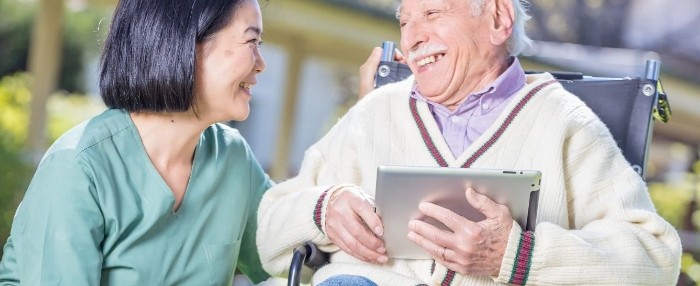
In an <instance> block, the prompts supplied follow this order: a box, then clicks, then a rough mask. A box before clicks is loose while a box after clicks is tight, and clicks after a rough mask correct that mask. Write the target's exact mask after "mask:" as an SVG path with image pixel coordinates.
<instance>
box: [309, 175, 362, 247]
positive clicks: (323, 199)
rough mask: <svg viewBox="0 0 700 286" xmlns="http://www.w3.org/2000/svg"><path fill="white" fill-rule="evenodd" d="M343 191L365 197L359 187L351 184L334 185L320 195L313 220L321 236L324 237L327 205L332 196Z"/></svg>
mask: <svg viewBox="0 0 700 286" xmlns="http://www.w3.org/2000/svg"><path fill="white" fill-rule="evenodd" d="M345 191H351V192H354V193H357V194H359V195H360V196H362V197H365V198H366V197H367V195H366V194H365V193H364V192H363V191H362V190H361V189H360V187H358V186H356V185H351V184H342V185H335V186H332V187H330V188H328V189H327V190H325V191H324V192H323V193H321V195H320V196H319V197H318V199H317V200H316V204H315V206H314V212H313V219H314V224H315V225H316V228H318V230H320V231H321V233H323V235H326V209H327V208H328V203H329V202H330V199H331V197H333V194H335V193H337V192H345Z"/></svg>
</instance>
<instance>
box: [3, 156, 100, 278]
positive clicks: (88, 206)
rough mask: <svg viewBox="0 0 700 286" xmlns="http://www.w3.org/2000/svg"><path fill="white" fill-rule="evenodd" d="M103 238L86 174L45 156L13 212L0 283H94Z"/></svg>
mask: <svg viewBox="0 0 700 286" xmlns="http://www.w3.org/2000/svg"><path fill="white" fill-rule="evenodd" d="M103 238H104V221H103V217H102V213H101V211H100V208H99V206H98V198H97V192H96V190H95V188H94V184H93V183H92V181H91V179H90V178H89V176H87V175H86V173H85V172H84V171H83V170H82V169H81V168H80V167H79V166H77V164H75V162H74V161H69V162H66V161H62V160H58V159H54V158H52V157H47V158H46V159H45V160H44V161H43V162H42V163H41V165H40V166H39V168H38V169H37V172H36V174H35V175H34V178H33V179H32V182H31V184H30V186H29V189H28V190H27V192H26V194H25V197H24V199H23V201H22V203H21V204H20V206H19V208H18V210H17V213H16V215H15V218H14V222H13V225H12V230H11V233H10V240H9V241H8V243H7V245H6V247H5V250H4V251H5V252H4V256H3V260H2V264H0V284H3V285H13V283H18V284H22V285H61V284H65V285H99V284H100V273H101V270H102V253H101V249H100V243H101V242H102V240H103ZM5 283H7V284H5Z"/></svg>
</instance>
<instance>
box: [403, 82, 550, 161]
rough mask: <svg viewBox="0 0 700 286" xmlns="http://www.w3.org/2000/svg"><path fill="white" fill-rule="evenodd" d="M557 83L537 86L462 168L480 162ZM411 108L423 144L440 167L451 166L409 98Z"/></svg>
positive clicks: (414, 100) (414, 102) (414, 103)
mask: <svg viewBox="0 0 700 286" xmlns="http://www.w3.org/2000/svg"><path fill="white" fill-rule="evenodd" d="M555 82H557V81H556V80H550V81H546V82H544V83H541V84H540V85H538V86H536V87H535V88H533V89H532V90H530V92H529V93H528V94H527V95H526V96H525V97H523V98H522V99H521V100H520V101H519V102H518V104H517V105H516V106H515V107H514V108H513V110H511V111H510V113H509V114H508V116H507V117H506V119H505V120H504V121H503V123H502V124H501V126H499V127H498V130H496V132H495V133H494V134H493V135H492V136H491V138H489V139H488V140H487V141H486V142H485V143H484V145H482V146H481V147H479V149H478V150H477V151H476V152H474V154H472V155H471V156H470V157H469V158H468V159H467V160H466V161H465V162H464V164H462V166H461V168H469V167H471V166H472V165H473V164H474V163H475V162H476V160H478V159H479V158H480V157H481V156H482V155H483V154H485V153H486V151H488V149H490V148H491V146H493V145H494V144H495V143H496V141H498V139H499V138H500V137H501V135H503V133H505V131H506V129H507V128H508V127H509V126H510V124H511V123H512V122H513V120H515V117H516V116H518V114H519V113H520V111H521V110H522V109H523V108H524V107H525V105H526V104H527V103H528V102H529V101H530V100H531V99H532V98H533V97H534V96H535V94H537V93H538V92H539V91H540V90H542V89H543V88H545V87H547V86H548V85H550V84H552V83H555ZM409 106H410V109H411V115H412V117H413V120H414V121H415V122H416V126H417V127H418V130H419V131H420V134H421V137H422V138H423V142H424V143H425V146H426V147H427V148H428V151H429V152H430V154H431V155H432V156H433V158H434V159H435V162H437V163H438V165H439V166H440V167H448V166H449V164H448V163H447V161H446V160H445V158H444V157H443V156H442V154H440V151H438V149H437V146H436V145H435V142H433V139H432V137H430V134H429V133H428V128H427V127H426V125H425V122H423V118H422V117H421V116H420V113H419V112H418V106H417V100H416V99H415V98H412V97H411V98H409Z"/></svg>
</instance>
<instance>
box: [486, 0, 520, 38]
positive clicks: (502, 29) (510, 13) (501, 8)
mask: <svg viewBox="0 0 700 286" xmlns="http://www.w3.org/2000/svg"><path fill="white" fill-rule="evenodd" d="M491 3H492V5H489V9H488V12H489V13H491V16H492V19H493V27H492V28H491V44H493V45H496V46H500V45H504V44H505V43H506V41H508V38H510V35H511V34H513V22H515V10H514V9H513V0H494V1H493V2H491Z"/></svg>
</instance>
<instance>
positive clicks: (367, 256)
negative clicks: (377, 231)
mask: <svg viewBox="0 0 700 286" xmlns="http://www.w3.org/2000/svg"><path fill="white" fill-rule="evenodd" d="M338 234H339V236H340V240H342V241H343V244H344V245H345V246H346V248H347V249H348V250H349V252H348V253H349V254H351V255H352V256H355V257H356V258H358V259H360V260H363V261H368V262H380V263H384V262H386V261H387V258H386V255H385V254H384V253H383V252H384V247H383V245H384V244H383V242H382V241H381V240H379V239H378V238H376V237H374V235H373V234H372V233H370V232H369V230H367V229H366V228H365V227H364V226H363V225H360V224H359V222H356V223H352V225H348V227H342V228H340V229H339V230H338ZM380 251H381V252H380ZM346 252H347V251H346Z"/></svg>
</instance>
